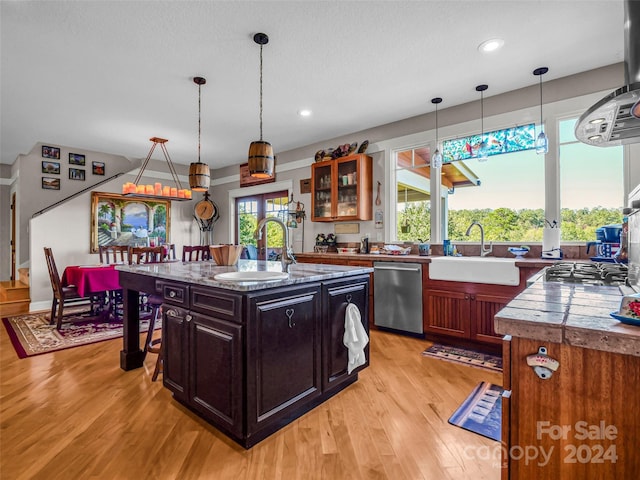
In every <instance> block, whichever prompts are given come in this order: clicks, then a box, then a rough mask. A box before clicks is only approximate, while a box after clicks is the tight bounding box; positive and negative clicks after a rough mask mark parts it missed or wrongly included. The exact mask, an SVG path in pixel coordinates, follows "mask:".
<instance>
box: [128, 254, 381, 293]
mask: <svg viewBox="0 0 640 480" xmlns="http://www.w3.org/2000/svg"><path fill="white" fill-rule="evenodd" d="M116 270H118V271H120V272H130V273H136V274H140V275H147V276H150V277H156V278H161V279H165V280H175V281H178V282H186V283H191V284H196V285H204V286H208V287H216V288H224V289H228V290H234V291H241V292H246V291H253V290H264V289H267V288H274V287H282V286H287V285H296V284H300V283H309V282H317V281H323V280H329V279H335V278H344V277H348V276H353V275H362V274H369V273H371V272H373V268H370V267H361V266H346V265H328V264H325V265H320V264H311V263H297V264H293V265H290V266H289V276H288V278H284V279H278V280H267V281H265V280H261V281H241V282H239V281H220V280H216V279H215V278H214V277H215V275H217V274H218V273H225V272H256V271H270V272H282V265H281V263H280V262H279V261H278V262H272V261H263V260H238V263H237V264H236V265H232V266H225V265H217V264H216V263H215V262H212V261H203V262H166V263H149V264H141V265H117V266H116Z"/></svg>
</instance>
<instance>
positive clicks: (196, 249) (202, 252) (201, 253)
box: [182, 245, 211, 262]
mask: <svg viewBox="0 0 640 480" xmlns="http://www.w3.org/2000/svg"><path fill="white" fill-rule="evenodd" d="M210 258H211V253H210V252H209V245H184V246H183V247H182V261H183V262H199V261H201V260H209V259H210Z"/></svg>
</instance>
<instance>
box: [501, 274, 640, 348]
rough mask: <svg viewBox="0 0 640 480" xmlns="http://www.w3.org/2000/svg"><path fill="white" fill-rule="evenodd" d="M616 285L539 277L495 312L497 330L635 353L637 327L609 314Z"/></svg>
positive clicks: (639, 338)
mask: <svg viewBox="0 0 640 480" xmlns="http://www.w3.org/2000/svg"><path fill="white" fill-rule="evenodd" d="M622 295H623V294H622V292H621V289H620V287H616V286H595V285H585V284H569V283H557V282H545V281H544V278H542V277H540V278H538V280H536V281H535V282H534V283H533V284H532V285H531V286H529V287H528V288H527V289H526V290H524V291H523V292H522V293H520V294H519V295H518V296H517V297H515V298H514V299H513V300H512V301H511V302H509V303H508V304H507V305H506V306H505V307H504V308H503V309H502V310H500V311H499V312H498V313H497V314H496V315H495V323H494V328H495V331H496V333H499V334H502V335H511V336H514V337H522V338H530V339H533V340H540V341H542V342H553V343H564V344H568V345H572V346H575V347H582V348H591V349H595V350H603V351H607V352H613V353H621V354H626V355H634V356H640V327H636V326H633V325H626V324H624V323H621V322H619V321H617V320H615V319H613V318H612V317H611V316H610V315H609V314H610V313H611V312H615V311H617V310H618V309H619V307H620V301H621V299H622Z"/></svg>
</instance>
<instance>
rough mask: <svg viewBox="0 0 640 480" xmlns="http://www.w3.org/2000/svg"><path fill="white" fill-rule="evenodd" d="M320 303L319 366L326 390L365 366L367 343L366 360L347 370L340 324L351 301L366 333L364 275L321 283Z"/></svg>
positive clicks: (366, 303)
mask: <svg viewBox="0 0 640 480" xmlns="http://www.w3.org/2000/svg"><path fill="white" fill-rule="evenodd" d="M323 298H324V301H323V304H324V305H325V308H326V311H325V312H324V315H323V322H324V326H323V351H324V355H323V365H322V389H323V391H326V390H327V389H329V388H334V387H337V386H338V385H340V384H341V383H344V382H346V381H349V380H352V379H354V378H355V375H356V373H357V372H358V371H360V370H362V369H363V368H366V367H367V366H368V365H369V344H367V346H366V348H365V350H364V353H365V358H366V362H365V364H364V365H362V366H361V367H359V368H358V369H356V370H354V371H352V372H351V374H350V375H349V374H348V373H347V366H348V363H349V351H348V350H347V348H346V347H345V346H344V325H345V316H346V310H347V305H348V304H349V303H352V304H354V305H355V306H356V307H358V309H359V310H360V316H361V319H362V325H363V326H364V329H365V330H366V331H367V335H368V334H369V322H368V321H367V319H368V315H369V313H368V310H369V309H368V298H369V285H368V277H366V276H364V277H357V278H354V279H352V280H350V281H349V282H344V281H342V282H332V283H327V284H325V287H324V292H323Z"/></svg>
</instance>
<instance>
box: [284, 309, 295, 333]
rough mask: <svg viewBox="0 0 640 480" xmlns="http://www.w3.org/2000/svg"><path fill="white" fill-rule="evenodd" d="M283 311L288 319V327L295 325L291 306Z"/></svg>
mask: <svg viewBox="0 0 640 480" xmlns="http://www.w3.org/2000/svg"><path fill="white" fill-rule="evenodd" d="M284 313H285V315H286V316H287V319H288V320H289V328H293V327H295V325H296V322H294V321H293V308H287V309H286V310H285V311H284Z"/></svg>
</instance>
